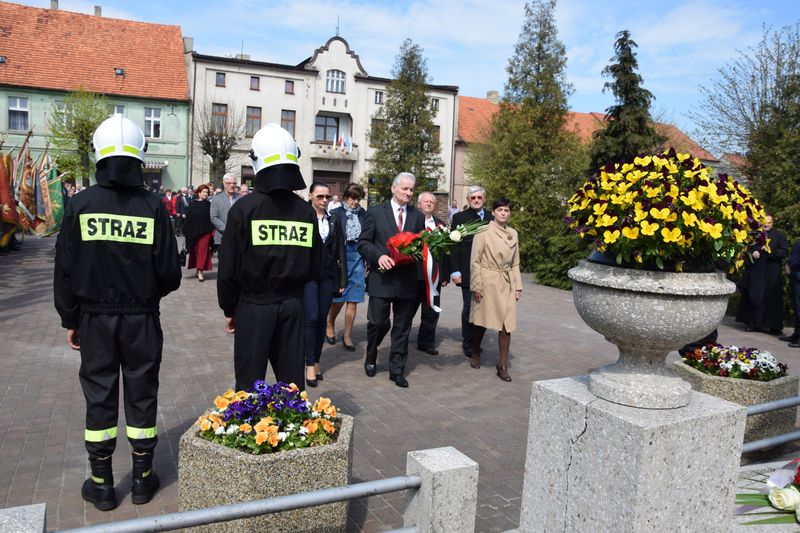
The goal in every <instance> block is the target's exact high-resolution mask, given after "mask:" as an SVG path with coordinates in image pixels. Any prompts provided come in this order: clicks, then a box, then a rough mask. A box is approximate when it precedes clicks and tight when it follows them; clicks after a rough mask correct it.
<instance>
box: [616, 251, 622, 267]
mask: <svg viewBox="0 0 800 533" xmlns="http://www.w3.org/2000/svg"><path fill="white" fill-rule="evenodd" d="M617 264H618V265H621V264H622V254H621V253H619V254H617Z"/></svg>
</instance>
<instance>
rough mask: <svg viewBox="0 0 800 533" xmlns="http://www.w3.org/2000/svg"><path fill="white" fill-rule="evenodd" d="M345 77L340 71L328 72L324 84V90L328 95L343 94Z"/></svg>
mask: <svg viewBox="0 0 800 533" xmlns="http://www.w3.org/2000/svg"><path fill="white" fill-rule="evenodd" d="M344 80H345V75H344V72H342V71H341V70H329V71H328V77H327V79H326V83H325V90H326V91H328V92H329V93H341V94H344Z"/></svg>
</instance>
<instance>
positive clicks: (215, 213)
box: [211, 172, 242, 248]
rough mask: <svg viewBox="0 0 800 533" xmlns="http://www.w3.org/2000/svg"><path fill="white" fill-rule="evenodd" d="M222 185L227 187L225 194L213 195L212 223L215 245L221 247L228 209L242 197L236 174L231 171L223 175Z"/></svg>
mask: <svg viewBox="0 0 800 533" xmlns="http://www.w3.org/2000/svg"><path fill="white" fill-rule="evenodd" d="M222 185H223V186H224V187H225V191H224V193H223V194H215V195H214V196H212V197H211V223H212V224H214V229H215V230H216V231H215V232H214V247H215V248H219V245H220V244H222V234H223V233H225V224H226V223H227V222H228V211H230V209H231V206H232V205H233V204H234V203H235V202H236V200H238V199H239V198H241V197H242V195H241V194H240V193H239V188H238V187H237V186H236V176H234V175H233V174H231V173H230V172H229V173H227V174H225V175H224V176H223V177H222Z"/></svg>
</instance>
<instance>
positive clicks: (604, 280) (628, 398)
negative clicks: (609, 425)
mask: <svg viewBox="0 0 800 533" xmlns="http://www.w3.org/2000/svg"><path fill="white" fill-rule="evenodd" d="M569 277H570V279H572V281H573V288H572V295H573V299H574V301H575V307H576V308H577V310H578V313H579V314H580V315H581V318H582V319H583V320H584V322H586V324H588V325H589V327H590V328H592V329H593V330H595V331H597V332H598V333H600V334H601V335H603V336H604V337H605V338H606V340H607V341H609V342H610V343H612V344H614V345H616V346H617V348H618V349H619V359H618V360H617V362H616V363H614V364H612V365H609V366H606V367H603V368H600V369H598V370H596V371H594V372H592V373H591V374H590V376H589V390H590V391H591V392H592V394H594V395H595V396H598V397H600V398H602V399H604V400H608V401H610V402H614V403H618V404H622V405H629V406H632V407H640V408H644V409H672V408H676V407H682V406H684V405H686V404H688V403H689V399H690V392H691V389H692V388H691V385H689V383H687V382H685V381H683V380H682V379H681V378H679V377H677V376H676V375H675V374H674V373H673V372H672V370H671V369H668V368H667V367H666V365H665V362H666V361H665V360H666V356H667V354H669V352H670V351H672V350H677V349H679V348H681V347H683V346H684V345H685V344H687V343H689V342H692V341H695V340H697V339H700V338H702V337H704V336H706V335H707V334H709V333H710V332H711V331H712V330H713V329H714V328H715V327H716V326H717V324H719V322H720V320H722V317H723V316H724V315H725V309H726V307H727V303H728V298H729V296H730V295H731V294H732V293H733V292H734V291H735V290H736V286H735V285H734V284H733V283H731V282H730V281H728V280H727V279H725V274H723V273H722V272H711V273H678V272H663V271H655V272H654V271H648V270H635V269H629V268H621V267H617V266H608V265H602V264H598V263H593V262H589V261H580V262H579V263H578V266H576V267H575V268H572V269H571V270H570V271H569Z"/></svg>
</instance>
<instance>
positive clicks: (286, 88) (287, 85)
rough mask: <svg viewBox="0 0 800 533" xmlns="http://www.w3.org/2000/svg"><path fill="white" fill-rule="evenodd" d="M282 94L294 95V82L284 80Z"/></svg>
mask: <svg viewBox="0 0 800 533" xmlns="http://www.w3.org/2000/svg"><path fill="white" fill-rule="evenodd" d="M283 92H284V93H286V94H294V81H292V80H286V81H284V82H283Z"/></svg>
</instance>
